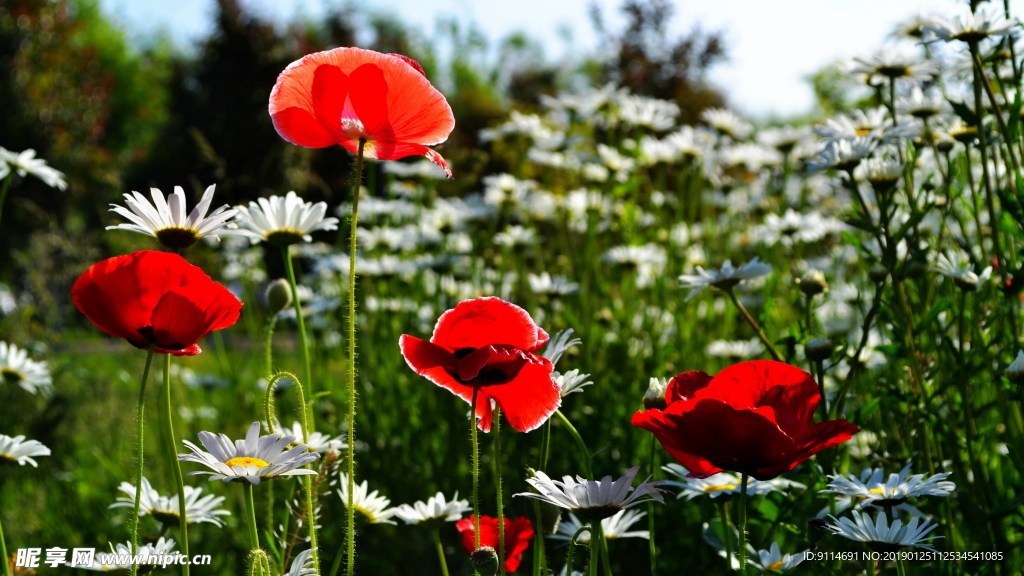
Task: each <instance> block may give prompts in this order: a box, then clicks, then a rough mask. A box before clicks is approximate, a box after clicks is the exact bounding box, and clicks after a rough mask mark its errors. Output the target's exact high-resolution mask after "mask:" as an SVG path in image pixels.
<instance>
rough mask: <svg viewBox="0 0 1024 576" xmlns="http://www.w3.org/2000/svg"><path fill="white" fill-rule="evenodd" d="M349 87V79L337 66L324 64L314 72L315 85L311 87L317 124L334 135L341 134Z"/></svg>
mask: <svg viewBox="0 0 1024 576" xmlns="http://www.w3.org/2000/svg"><path fill="white" fill-rule="evenodd" d="M349 85H350V83H349V77H348V76H346V75H345V73H344V72H342V71H341V70H340V69H339V68H338V67H337V66H332V65H330V64H322V65H320V66H317V67H316V69H315V70H313V85H312V86H311V87H310V96H311V98H312V101H313V113H314V115H315V116H316V119H317V122H319V123H320V124H322V125H323V126H324V128H326V129H327V130H328V131H330V132H332V133H336V134H340V133H341V117H342V111H343V110H344V109H345V99H346V98H347V97H348V94H349Z"/></svg>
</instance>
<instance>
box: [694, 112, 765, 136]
mask: <svg viewBox="0 0 1024 576" xmlns="http://www.w3.org/2000/svg"><path fill="white" fill-rule="evenodd" d="M700 119H701V120H703V121H704V122H706V123H707V124H708V126H711V127H712V128H714V129H715V130H717V131H718V132H720V133H722V134H725V135H726V136H729V137H730V138H732V139H733V140H736V141H739V140H745V139H746V138H747V137H748V136H750V134H751V133H753V131H754V127H753V125H752V124H751V123H750V122H747V121H746V120H744V119H743V118H740V116H739V115H737V114H736V113H735V112H733V111H732V110H726V109H724V108H708V109H707V110H705V111H704V112H702V113H701V115H700Z"/></svg>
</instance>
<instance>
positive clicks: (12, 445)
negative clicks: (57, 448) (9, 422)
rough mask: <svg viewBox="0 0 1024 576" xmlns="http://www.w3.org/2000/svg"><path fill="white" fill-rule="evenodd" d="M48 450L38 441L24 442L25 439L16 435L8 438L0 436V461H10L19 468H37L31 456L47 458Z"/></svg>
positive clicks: (3, 435)
mask: <svg viewBox="0 0 1024 576" xmlns="http://www.w3.org/2000/svg"><path fill="white" fill-rule="evenodd" d="M49 455H50V449H49V448H47V447H46V446H44V445H43V444H42V443H41V442H39V441H38V440H25V437H24V436H22V435H18V436H15V437H13V438H12V437H10V436H8V435H6V434H0V461H2V460H11V461H13V462H17V463H18V464H20V465H21V466H24V465H25V464H31V465H32V467H33V468H36V467H38V464H36V461H35V460H33V459H32V457H33V456H49Z"/></svg>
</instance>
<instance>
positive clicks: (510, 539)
mask: <svg viewBox="0 0 1024 576" xmlns="http://www.w3.org/2000/svg"><path fill="white" fill-rule="evenodd" d="M504 520H505V570H508V571H509V572H515V571H516V569H517V568H519V563H520V562H522V561H523V553H524V552H526V549H527V548H529V547H530V540H531V539H533V524H532V523H531V522H530V520H529V518H525V517H522V516H520V517H519V518H516V519H515V520H512V519H510V518H508V517H505V518H504ZM455 529H456V530H458V531H459V534H461V535H462V546H463V547H464V548H465V549H466V552H469V553H470V554H472V553H473V552H476V547H475V543H474V536H475V534H476V529H475V528H474V526H473V516H470V517H469V518H463V519H462V520H459V521H458V522H456V523H455ZM484 546H490V547H491V548H494V549H495V550H498V549H499V548H498V519H497V518H493V517H491V516H481V517H480V547H481V548H482V547H484Z"/></svg>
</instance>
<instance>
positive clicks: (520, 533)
mask: <svg viewBox="0 0 1024 576" xmlns="http://www.w3.org/2000/svg"><path fill="white" fill-rule="evenodd" d="M532 539H533V524H532V523H531V522H530V520H529V519H528V518H526V517H524V516H520V517H518V518H516V519H515V520H510V519H509V518H507V517H506V518H505V569H506V570H508V571H509V572H515V571H516V570H517V569H518V568H519V564H520V563H521V562H522V561H523V553H524V552H526V549H527V548H529V547H530V541H531V540H532Z"/></svg>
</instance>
